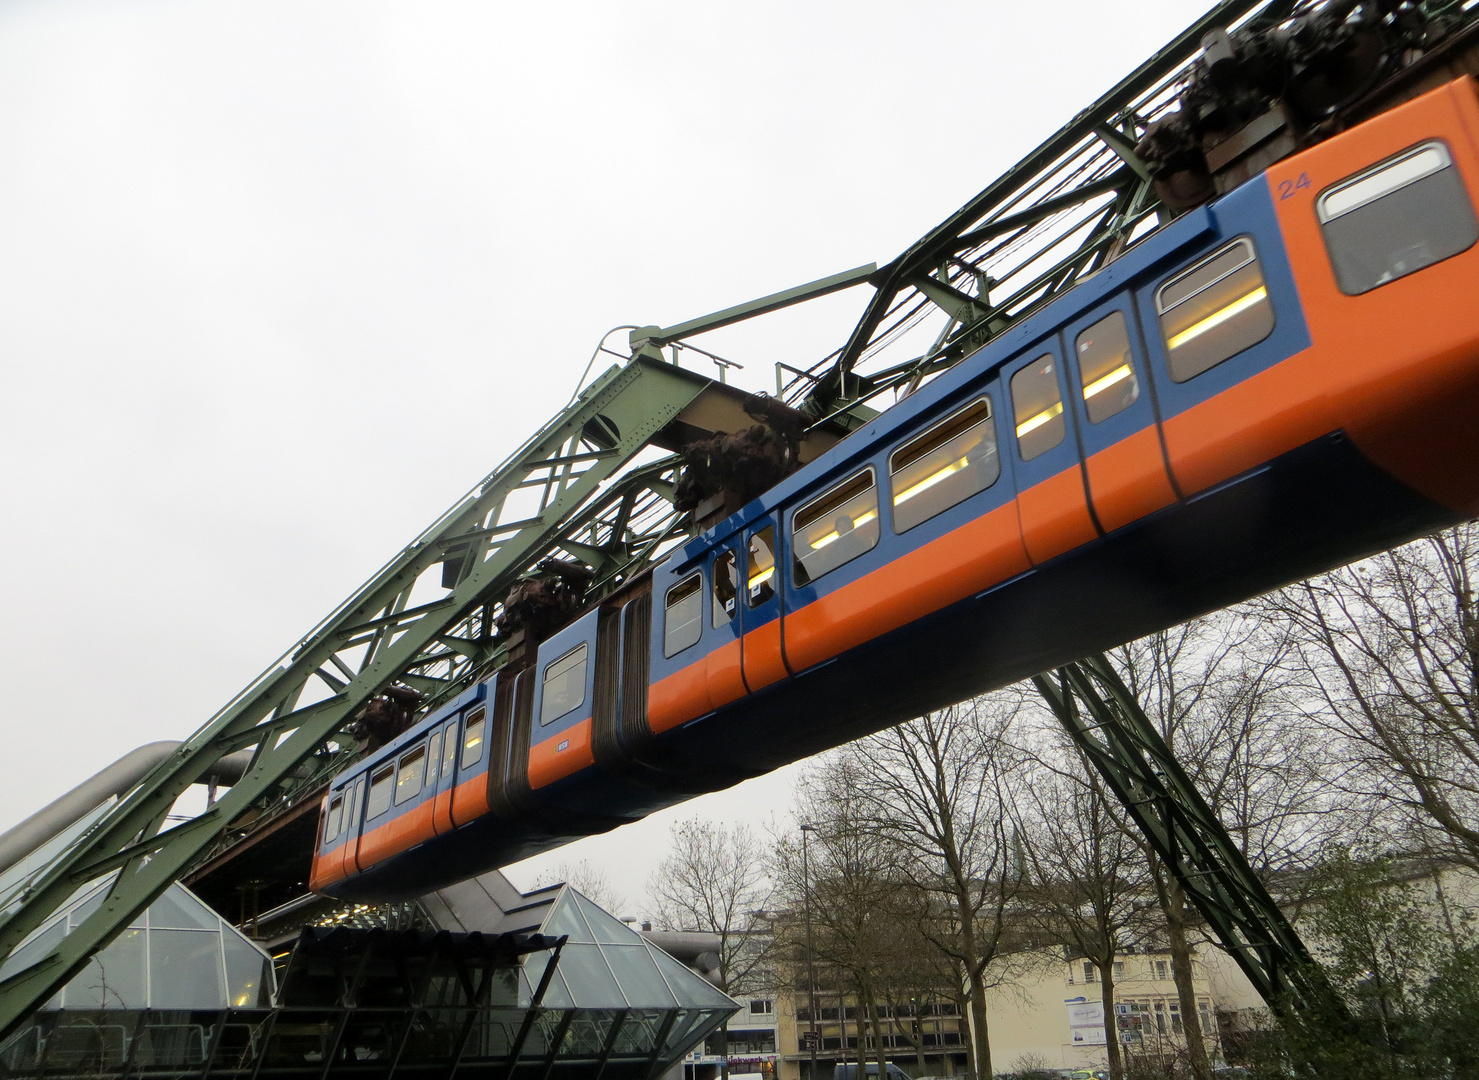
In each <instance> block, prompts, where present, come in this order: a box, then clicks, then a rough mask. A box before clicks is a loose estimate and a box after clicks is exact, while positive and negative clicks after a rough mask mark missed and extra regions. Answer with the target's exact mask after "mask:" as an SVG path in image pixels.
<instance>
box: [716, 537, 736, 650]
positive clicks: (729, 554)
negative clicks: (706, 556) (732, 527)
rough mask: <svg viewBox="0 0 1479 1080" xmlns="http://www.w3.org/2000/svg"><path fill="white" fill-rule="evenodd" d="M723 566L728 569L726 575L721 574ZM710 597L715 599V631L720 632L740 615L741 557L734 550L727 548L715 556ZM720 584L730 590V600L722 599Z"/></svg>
mask: <svg viewBox="0 0 1479 1080" xmlns="http://www.w3.org/2000/svg"><path fill="white" fill-rule="evenodd" d="M721 564H722V565H723V566H725V567H726V571H725V573H724V574H722V575H721V574H720V572H719V569H720V566H721ZM710 577H711V578H712V580H711V582H710V588H709V595H710V596H711V597H712V598H713V605H712V607H713V613H712V620H713V623H714V629H715V630H719V629H721V628H723V627H726V626H728V625H729V624H730V623H732V622H734V617H735V616H736V615H738V614H739V555H738V553H737V552H736V551H735V550H734V548H731V547H727V548H725V549H724V550H723V551H721V552H719V553H718V554H717V555H715V556H714V562H713V564H712V567H711V570H710ZM720 582H723V583H724V584H725V585H727V586H728V588H729V597H728V599H727V600H726V599H721V598H720V595H719V593H720V591H721V590H720Z"/></svg>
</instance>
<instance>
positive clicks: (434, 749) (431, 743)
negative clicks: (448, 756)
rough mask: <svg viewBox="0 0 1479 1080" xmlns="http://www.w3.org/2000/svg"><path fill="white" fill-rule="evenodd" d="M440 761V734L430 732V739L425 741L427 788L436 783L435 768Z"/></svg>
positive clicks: (438, 732)
mask: <svg viewBox="0 0 1479 1080" xmlns="http://www.w3.org/2000/svg"><path fill="white" fill-rule="evenodd" d="M441 760H442V733H441V732H440V731H434V732H432V736H431V738H429V739H427V740H426V783H427V785H428V786H430V785H432V784H435V783H436V782H437V766H438V765H440V764H441Z"/></svg>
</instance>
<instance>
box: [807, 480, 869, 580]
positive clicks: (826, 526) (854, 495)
mask: <svg viewBox="0 0 1479 1080" xmlns="http://www.w3.org/2000/svg"><path fill="white" fill-rule="evenodd" d="M878 534H879V526H878V485H877V483H876V481H875V480H874V477H873V470H872V469H864V470H863V471H862V472H860V473H858V474H857V475H856V476H853V477H850V478H849V479H847V480H844V481H843V482H842V483H840V484H838V485H837V486H836V487H834V488H833V489H832V490H831V491H828V492H826V493H824V494H822V495H819V496H818V497H817V498H815V499H813V500H812V501H811V502H809V503H807V504H806V505H805V506H803V507H801V508H800V509H799V510H797V511H796V513H795V515H794V516H793V517H792V518H791V546H792V548H793V551H794V555H793V561H794V564H795V565H794V569H795V574H796V584H798V585H807V584H810V583H811V582H813V581H815V580H816V579H817V578H819V577H821V576H822V575H823V574H826V573H829V572H830V571H833V570H836V569H837V568H838V567H839V566H841V565H843V564H844V563H848V562H851V561H852V560H853V559H856V558H857V557H858V556H859V555H863V554H866V553H867V552H869V551H872V550H873V548H874V547H876V546H877V544H878Z"/></svg>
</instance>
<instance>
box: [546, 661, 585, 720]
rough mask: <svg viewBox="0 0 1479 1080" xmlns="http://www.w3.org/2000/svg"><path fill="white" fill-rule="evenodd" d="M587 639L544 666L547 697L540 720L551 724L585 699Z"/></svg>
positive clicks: (577, 706)
mask: <svg viewBox="0 0 1479 1080" xmlns="http://www.w3.org/2000/svg"><path fill="white" fill-rule="evenodd" d="M585 654H586V647H585V642H583V641H582V642H581V643H580V644H579V645H577V646H575V648H573V649H571V650H570V651H569V652H567V653H566V654H565V655H564V656H562V657H560V658H559V659H558V660H551V661H550V662H549V666H548V667H546V668H545V669H544V697H543V698H542V699H541V700H540V703H539V722H540V723H541V724H548V723H549V722H550V721H552V720H558V719H559V718H560V717H562V716H564V715H565V714H566V713H567V712H570V711H571V710H572V709H578V708H580V703H581V702H582V701H584V700H585Z"/></svg>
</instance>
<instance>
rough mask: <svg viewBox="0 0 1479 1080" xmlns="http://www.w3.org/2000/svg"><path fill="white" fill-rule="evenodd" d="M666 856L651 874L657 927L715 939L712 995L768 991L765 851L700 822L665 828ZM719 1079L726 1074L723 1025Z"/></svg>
mask: <svg viewBox="0 0 1479 1080" xmlns="http://www.w3.org/2000/svg"><path fill="white" fill-rule="evenodd" d="M669 840H670V843H671V845H672V846H671V850H670V851H669V853H668V856H667V858H665V859H664V860H663V861H662V863H661V864H660V865H659V866H658V868H657V871H656V873H654V874H653V876H652V880H651V883H650V886H649V887H650V889H651V891H652V894H653V896H654V897H655V898H656V900H657V905H658V907H657V918H658V921H659V924H660V925H661V926H662V927H663V928H664V929H667V930H699V931H706V932H708V933H713V934H717V935H718V936H719V976H718V982H719V989H721V990H723V991H724V992H725V993H726V994H751V993H756V992H758V991H760V990H764V989H768V988H769V987H768V985H767V982H768V979H769V972H768V967H767V965H768V964H769V962H770V953H771V943H772V940H773V939H772V935H771V932H770V917H769V915H768V914H767V908H768V906H769V904H770V902H771V895H772V893H773V891H774V890H773V887H772V885H771V880H770V876H769V873H768V867H767V862H768V858H767V853H766V851H765V849H764V848H763V847H762V845H761V844H760V842H759V840H758V839H757V838H756V837H755V835H754V833H753V832H751V830H750V828H749V827H748V826H746V825H737V826H735V827H734V828H733V829H729V828H726V827H725V826H724V825H722V824H719V823H717V822H713V821H705V820H704V819H702V818H696V817H695V818H689V819H688V820H686V821H681V822H678V823H677V824H675V825H674V826H673V827H672V830H671V832H670V834H669ZM720 1037H721V1038H722V1039H723V1040H724V1043H725V1051H726V1053H725V1062H724V1066H723V1070H724V1075H725V1076H726V1077H727V1076H728V1075H729V1061H728V1053H727V1051H728V1042H729V1023H728V1021H727V1020H726V1021H725V1023H724V1026H723V1027H722V1028H721V1035H720Z"/></svg>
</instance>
